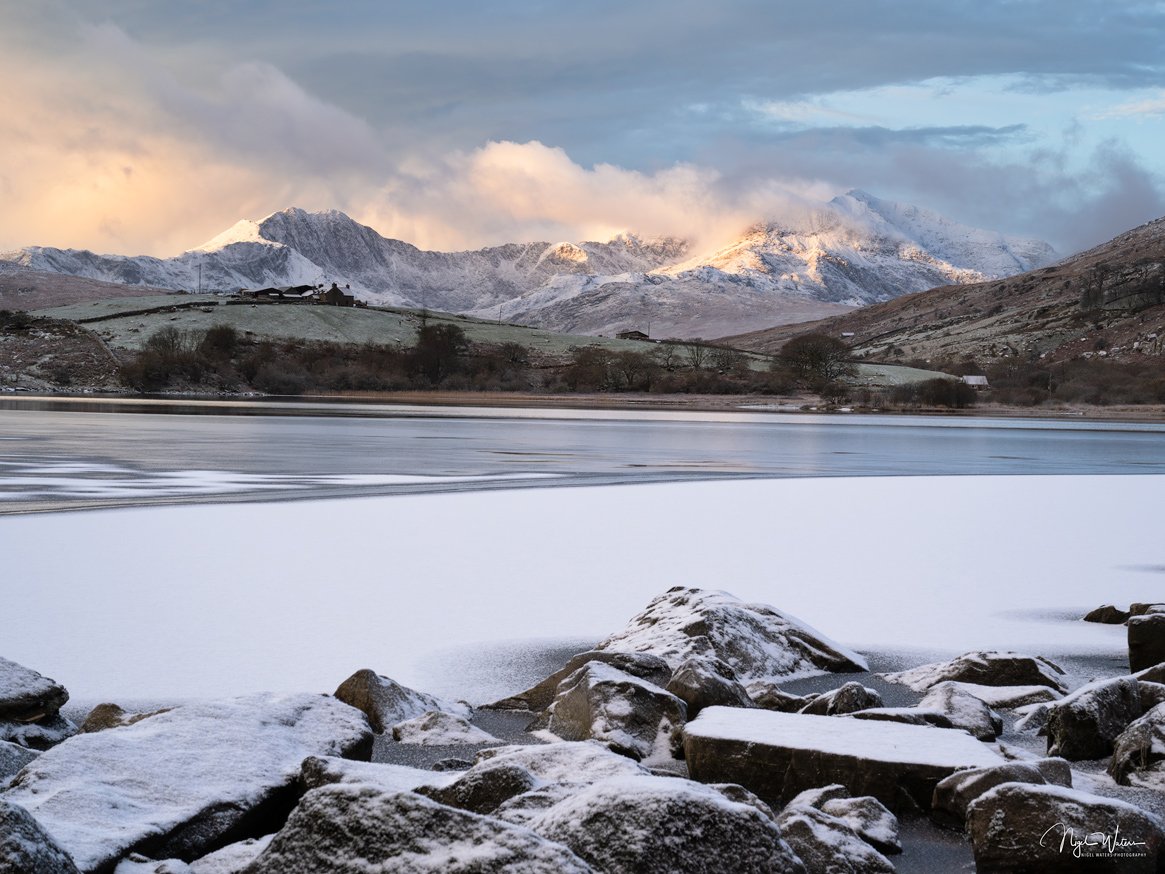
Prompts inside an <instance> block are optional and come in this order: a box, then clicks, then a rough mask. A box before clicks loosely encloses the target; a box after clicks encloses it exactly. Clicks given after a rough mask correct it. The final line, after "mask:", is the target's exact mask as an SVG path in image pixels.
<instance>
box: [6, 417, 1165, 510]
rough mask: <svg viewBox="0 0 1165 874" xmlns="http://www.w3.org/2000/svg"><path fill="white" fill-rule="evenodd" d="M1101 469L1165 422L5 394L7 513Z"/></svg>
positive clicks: (1142, 445) (1154, 455) (1150, 442)
mask: <svg viewBox="0 0 1165 874" xmlns="http://www.w3.org/2000/svg"><path fill="white" fill-rule="evenodd" d="M160 413H164V414H160ZM1085 473H1087V474H1106V473H1165V426H1163V425H1159V424H1154V423H1135V424H1129V423H1106V422H1076V421H1046V420H1017V419H974V418H946V417H923V416H865V415H863V416H844V415H843V416H834V415H791V414H783V413H764V412H731V411H722V412H695V411H659V410H609V409H607V410H571V409H544V408H538V409H533V408H499V407H430V406H418V405H391V404H343V405H341V404H330V403H319V402H285V401H277V402H261V403H253V402H249V401H150V400H140V399H110V400H106V399H103V400H93V401H74V400H62V399H41V400H35V399H11V398H7V399H0V512H32V511H39V510H56V509H71V508H80V507H104V506H120V505H125V504H134V503H138V504H140V503H151V502H170V503H173V502H176V501H194V500H209V499H213V500H274V499H282V498H287V497H323V496H352V495H368V494H395V493H410V492H417V491H448V490H465V489H483V488H498V487H514V486H515V485H520V486H522V487H533V486H547V485H555V486H557V485H580V484H605V483H625V482H657V481H661V480H683V479H707V478H713V477H725V476H728V477H739V476H748V477H758V476H760V477H799V476H909V475H960V474H1085ZM535 477H539V478H535Z"/></svg>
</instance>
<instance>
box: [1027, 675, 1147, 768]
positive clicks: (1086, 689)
mask: <svg viewBox="0 0 1165 874" xmlns="http://www.w3.org/2000/svg"><path fill="white" fill-rule="evenodd" d="M1141 713H1142V710H1141V692H1140V688H1139V685H1138V683H1137V681H1136V680H1135V679H1133V678H1132V677H1115V678H1113V679H1111V680H1098V681H1096V682H1094V683H1089V684H1088V685H1086V686H1081V687H1080V688H1079V689H1077V690H1076V691H1075V692H1073V693H1072V694H1071V695H1068V696H1067V697H1065V698H1063V699H1062V700H1060V701H1057V702H1056V703H1055V704H1054V705H1051V706H1049V708H1048V721H1047V723H1046V724H1045V725H1044V731H1045V733H1046V734H1047V736H1048V755H1050V756H1063V757H1064V758H1065V759H1071V760H1073V761H1076V760H1078V759H1099V758H1102V757H1103V756H1107V755H1108V754H1109V753H1111V752H1112V746H1113V741H1115V740H1116V738H1117V735H1119V734H1120V733H1121V732H1122V731H1124V730H1125V728H1127V727H1128V725H1129V723H1131V722H1132V721H1133V720H1134V719H1137V718H1138V717H1139V716H1140V715H1141Z"/></svg>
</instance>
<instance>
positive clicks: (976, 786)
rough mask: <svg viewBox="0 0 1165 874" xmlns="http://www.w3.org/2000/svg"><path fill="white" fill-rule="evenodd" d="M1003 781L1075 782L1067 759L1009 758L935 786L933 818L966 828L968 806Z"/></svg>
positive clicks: (1040, 783)
mask: <svg viewBox="0 0 1165 874" xmlns="http://www.w3.org/2000/svg"><path fill="white" fill-rule="evenodd" d="M1004 783H1031V784H1034V785H1038V786H1042V785H1047V784H1051V785H1054V786H1064V787H1067V788H1071V786H1072V769H1071V768H1070V767H1069V765H1068V763H1067V762H1066V761H1065V760H1064V759H1038V760H1036V761H1034V762H1008V763H1007V764H1005V765H996V766H994V767H990V768H971V769H969V770H966V771H956V772H955V773H954V774H951V776H949V777H947V778H946V779H945V780H942V781H940V782H939V784H938V785H937V786H935V787H934V796H933V800H932V802H931V819H933V820H934V821H935V822H937V823H940V824H941V825H948V826H951V827H953V828H959V829H961V828H963V827H964V826H965V825H966V822H967V808H968V807H970V806H971V803H972V802H973V801H975V799H977V798H978V797H979V796H980V795H982V794H983V793H985V792H987V791H988V790H990V789H994V788H995V787H996V786H1001V785H1002V784H1004Z"/></svg>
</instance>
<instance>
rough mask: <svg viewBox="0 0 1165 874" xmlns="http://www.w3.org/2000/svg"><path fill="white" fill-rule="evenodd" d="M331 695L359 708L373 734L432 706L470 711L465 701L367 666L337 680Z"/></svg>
mask: <svg viewBox="0 0 1165 874" xmlns="http://www.w3.org/2000/svg"><path fill="white" fill-rule="evenodd" d="M335 696H336V698H338V699H340V700H341V701H343V702H344V703H345V704H349V705H351V706H352V707H355V708H356V709H357V710H360V711H362V712H363V713H364V715H365V716H367V717H368V723H369V725H371V726H372V730H373V731H375V732H376V733H377V734H382V733H383V732H385V731H387V730H388V729H389V728H390V727H392V726H393V725H396V724H397V723H398V722H404V721H405V720H406V719H415V718H416V717H418V716H423V715H424V714H426V713H428V712H430V711H433V710H439V711H442V712H445V713H453V714H455V715H457V716H463V717H465V718H468V717H469V716H470V715H471V708H470V707H469V705H468V704H463V703H461V702H460V701H446V700H445V699H443V698H438V697H436V696H435V695H428V694H426V693H424V692H417V691H416V690H414V689H410V688H408V687H407V686H402V685H401V684H400V683H398V682H396V681H395V680H392V679H390V678H388V677H384V676H381V675H379V674H377V673H376V672H374V671H371V670H369V669H367V668H364V669H363V670H359V671H357V672H356V673H354V674H353V675H352V676H350V677H349V678H348V679H346V680H345V681H344V682H343V683H341V684H340V687H339V688H338V689H336V693H335Z"/></svg>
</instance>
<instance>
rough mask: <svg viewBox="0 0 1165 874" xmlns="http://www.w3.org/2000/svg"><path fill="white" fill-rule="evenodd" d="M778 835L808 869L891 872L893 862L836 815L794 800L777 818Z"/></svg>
mask: <svg viewBox="0 0 1165 874" xmlns="http://www.w3.org/2000/svg"><path fill="white" fill-rule="evenodd" d="M777 823H778V825H779V826H780V828H781V834H782V835H783V836H784V838H785V840H786V842H788V844H789V846H790V847H791V848H792V849H793V852H795V853H796V854H797V856H798V858H800V859H801V861H802V862H803V863H804V865H805V868H806V870H807V871H811V872H817V871H837V872H855V874H856V872H861V874H893V872H894V864H893V863H892V862H891V861H890V860H889V859H887V858H886V857H885V856H883V855H882V854H881V853H879V852H878V851H877V850H876V849H874V848H873V847H872V846H870V845H869V844H868V843H866V842H865V841H864V840H862V838H861V836H860V835H859V834H858V833H857V832H856V831H855V830H854V829H853V828H851V827H850V826H849V825H848V824H847V823H845V822H843V821H842V820H841V819H838V818H837V817H835V816H830V815H829V814H828V813H825V812H824V811H822V810H818V809H817V808H815V807H809V806H807V805H802V804H797V803H796V800H795V799H794V801H793V802H791V803H790V804H789V806H788V807H786V808H785V809H784V810H783V811H781V814H780V816H778V817H777Z"/></svg>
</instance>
